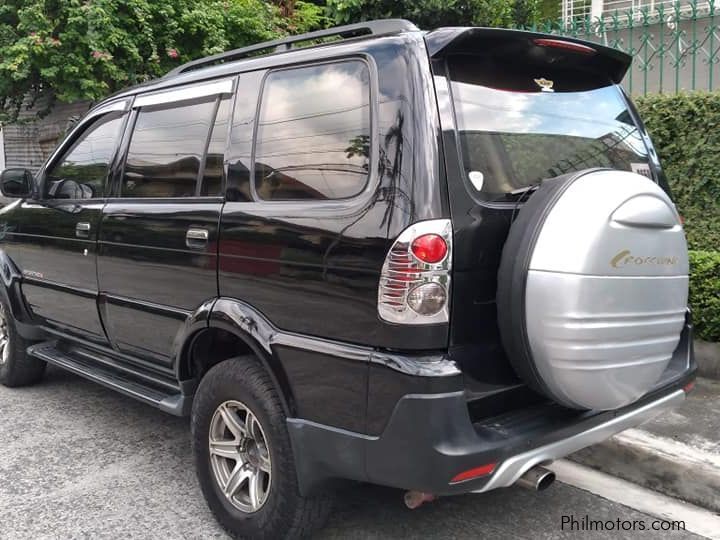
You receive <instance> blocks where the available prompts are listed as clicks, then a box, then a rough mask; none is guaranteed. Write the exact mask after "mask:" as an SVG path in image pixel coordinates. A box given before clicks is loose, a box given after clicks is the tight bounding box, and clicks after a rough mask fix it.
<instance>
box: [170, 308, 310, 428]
mask: <svg viewBox="0 0 720 540" xmlns="http://www.w3.org/2000/svg"><path fill="white" fill-rule="evenodd" d="M275 333H276V330H275V328H274V327H273V325H272V324H271V323H270V322H269V321H268V320H267V319H266V318H265V317H264V316H263V315H262V314H261V313H260V312H258V311H257V310H255V309H254V308H253V307H251V306H250V305H248V304H246V303H244V302H242V301H240V300H236V299H232V298H224V297H221V298H217V299H214V300H213V301H212V302H207V303H205V304H203V306H201V308H199V309H198V310H197V311H196V312H195V313H194V314H193V316H192V317H191V318H190V319H189V320H188V323H187V324H186V326H185V332H184V333H183V335H184V336H185V337H184V339H183V340H182V342H181V343H182V344H181V346H180V347H179V348H178V362H177V368H176V373H177V377H178V380H179V381H181V384H182V383H183V381H190V383H189V384H192V383H193V382H194V384H195V385H197V384H199V382H200V380H201V379H202V377H203V376H204V375H205V373H207V371H208V370H209V369H210V368H211V367H212V366H213V365H215V364H217V363H219V362H221V361H223V360H227V359H231V358H236V357H238V356H243V355H248V354H250V355H253V356H254V357H255V358H256V359H257V360H258V362H259V363H260V364H261V365H262V366H263V367H264V368H265V370H266V371H267V373H268V374H269V375H270V378H271V380H272V381H273V384H274V385H275V388H277V390H278V394H279V396H280V401H281V403H282V406H283V410H284V412H285V414H286V415H287V416H288V417H292V416H294V415H295V411H296V406H295V400H294V398H293V393H292V389H291V386H290V382H289V380H288V377H287V374H286V373H285V370H284V369H283V367H282V365H281V363H280V361H279V359H278V358H277V356H276V355H275V354H274V352H273V350H272V346H271V344H272V338H273V336H274V335H275ZM218 344H219V345H218ZM218 347H219V348H218ZM213 352H215V353H217V356H215V357H214V358H210V357H209V355H212V354H213Z"/></svg>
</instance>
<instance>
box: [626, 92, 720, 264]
mask: <svg viewBox="0 0 720 540" xmlns="http://www.w3.org/2000/svg"><path fill="white" fill-rule="evenodd" d="M637 105H638V109H639V110H640V114H641V116H642V117H643V119H644V121H645V124H646V125H647V128H648V131H649V132H650V136H651V137H652V139H653V141H654V143H655V148H656V149H657V152H658V154H659V156H660V160H661V162H662V164H663V167H664V169H665V174H666V175H667V177H668V181H669V182H670V187H671V189H672V192H673V196H674V198H675V202H676V203H677V205H678V209H679V210H680V213H681V214H682V215H683V217H684V218H685V232H686V234H687V237H688V243H689V246H690V249H696V250H716V251H720V93H707V92H693V93H686V94H676V95H662V94H661V95H651V96H645V97H642V98H638V99H637Z"/></svg>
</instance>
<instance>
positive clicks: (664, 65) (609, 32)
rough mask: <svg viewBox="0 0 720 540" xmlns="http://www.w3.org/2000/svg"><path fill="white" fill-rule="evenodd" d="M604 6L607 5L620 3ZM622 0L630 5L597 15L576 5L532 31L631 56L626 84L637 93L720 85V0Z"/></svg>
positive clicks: (667, 91)
mask: <svg viewBox="0 0 720 540" xmlns="http://www.w3.org/2000/svg"><path fill="white" fill-rule="evenodd" d="M585 4H587V5H589V4H590V2H587V1H586V2H585ZM604 4H606V5H605V6H604V7H605V8H607V7H614V6H617V5H618V4H620V2H607V1H606V2H604ZM624 4H625V5H627V6H628V7H627V8H626V9H600V10H595V16H593V15H592V13H593V12H592V11H591V10H590V9H580V8H579V7H578V6H574V9H563V15H564V16H563V17H562V18H561V19H560V20H558V21H555V22H549V23H547V24H544V25H540V26H537V27H535V28H534V29H535V30H538V31H541V32H549V33H553V34H560V35H567V36H573V37H578V38H582V39H586V40H589V41H594V42H597V43H602V44H604V45H608V46H610V47H615V48H617V49H620V50H622V51H624V52H626V53H628V54H630V55H632V56H633V63H632V67H631V68H630V70H629V71H628V73H627V75H626V76H625V80H624V81H623V85H624V86H625V88H626V89H627V90H628V91H629V92H630V93H632V94H635V95H643V94H649V93H663V92H664V93H675V92H681V91H686V90H709V91H712V90H716V89H718V88H720V1H717V0H709V1H708V0H702V1H701V0H682V1H667V0H665V1H656V2H647V1H646V2H639V1H637V0H635V1H632V2H631V1H628V2H625V3H624ZM598 13H599V16H598Z"/></svg>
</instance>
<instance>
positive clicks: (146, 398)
mask: <svg viewBox="0 0 720 540" xmlns="http://www.w3.org/2000/svg"><path fill="white" fill-rule="evenodd" d="M27 353H28V354H29V355H30V356H34V357H35V358H39V359H40V360H44V361H45V362H47V363H48V364H52V365H55V366H58V367H59V368H62V369H65V370H67V371H70V372H72V373H75V374H76V375H80V376H81V377H84V378H86V379H89V380H91V381H94V382H96V383H100V384H102V385H103V386H106V387H108V388H112V389H113V390H117V391H118V392H120V393H122V394H125V395H126V396H129V397H132V398H135V399H137V400H139V401H142V402H143V403H147V404H148V405H152V406H153V407H157V408H158V409H160V410H162V411H165V412H167V413H170V414H172V415H175V416H187V415H188V414H190V408H191V406H192V396H186V395H183V394H182V393H181V392H180V390H179V389H177V390H176V391H175V392H173V391H172V390H170V389H168V388H164V389H162V388H158V387H155V386H151V385H149V384H144V383H142V382H140V381H138V380H136V379H134V378H132V377H131V376H129V375H128V374H125V373H121V372H119V371H118V370H114V369H112V368H109V367H107V366H106V365H105V364H106V362H104V361H103V360H102V359H100V358H98V361H97V362H93V361H92V356H93V354H94V353H92V352H89V351H88V350H82V351H80V350H77V351H76V350H74V349H68V350H65V349H63V348H60V347H59V345H58V342H57V341H55V340H53V341H46V342H43V343H37V344H35V345H31V346H30V347H28V349H27ZM158 386H159V385H158Z"/></svg>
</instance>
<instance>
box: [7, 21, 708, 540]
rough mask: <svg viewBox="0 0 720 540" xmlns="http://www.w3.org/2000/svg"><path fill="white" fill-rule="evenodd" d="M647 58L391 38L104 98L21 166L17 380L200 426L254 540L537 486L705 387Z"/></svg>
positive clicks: (214, 477)
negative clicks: (386, 500)
mask: <svg viewBox="0 0 720 540" xmlns="http://www.w3.org/2000/svg"><path fill="white" fill-rule="evenodd" d="M308 44H309V46H301V45H308ZM629 63H630V58H629V57H627V56H626V55H624V54H622V53H620V52H618V51H615V50H612V49H608V48H605V47H602V46H599V45H596V44H591V43H584V42H580V41H578V40H574V39H569V38H558V37H555V36H547V35H542V34H536V33H530V32H519V31H510V30H498V29H487V28H442V29H438V30H434V31H432V32H421V31H419V30H418V29H417V28H416V27H414V26H413V25H412V24H411V23H408V22H406V21H399V20H387V21H374V22H369V23H362V24H358V25H350V26H345V27H339V28H335V29H332V30H328V31H321V32H315V33H311V34H305V35H302V36H297V37H294V38H289V39H285V40H279V41H275V42H269V43H263V44H259V45H256V46H252V47H248V48H245V49H240V50H236V51H230V52H228V53H224V54H221V55H216V56H214V57H209V58H206V59H202V60H198V61H195V62H191V63H189V64H186V65H183V66H181V67H179V68H177V69H176V70H174V71H173V72H171V73H170V74H168V75H167V76H166V77H164V78H162V79H160V80H157V81H151V82H150V83H147V84H145V85H142V86H139V87H135V88H132V89H130V90H127V91H124V92H121V93H120V94H117V95H115V96H112V97H110V98H108V99H107V100H105V101H104V102H102V103H100V104H98V105H97V106H96V107H95V108H93V109H92V110H91V111H90V112H89V113H88V115H87V117H86V118H85V119H84V120H83V121H82V122H80V123H79V125H78V126H77V127H76V128H75V129H74V130H73V131H72V132H71V133H70V134H69V135H68V137H67V138H66V140H65V141H64V142H63V143H61V144H60V146H59V148H58V149H57V150H56V152H55V153H54V154H53V155H52V156H51V157H50V159H49V160H48V162H47V163H46V164H45V166H44V167H43V168H42V170H41V171H39V172H38V173H37V175H35V177H33V175H32V174H31V173H30V172H29V171H25V170H17V169H13V170H7V171H5V172H4V173H3V175H2V189H3V193H4V194H5V195H8V196H13V197H20V200H18V201H17V202H15V203H13V204H11V205H9V206H8V207H6V208H4V209H2V211H0V224H1V225H2V230H3V231H4V237H3V243H2V251H1V252H0V259H1V264H0V267H1V269H2V279H3V285H4V286H3V287H2V288H1V292H2V321H3V322H2V325H0V330H1V333H2V337H1V339H0V347H2V355H1V358H2V360H0V382H2V383H3V384H5V385H8V386H20V385H25V384H31V383H34V382H36V381H38V380H40V378H41V377H42V374H43V371H44V369H45V366H46V364H47V363H50V364H53V365H57V366H60V367H62V368H64V369H68V370H70V371H72V372H75V373H77V374H79V375H81V376H84V377H87V378H89V379H91V380H95V381H97V382H99V383H101V384H104V385H106V386H109V387H111V388H114V389H116V390H118V391H120V392H123V393H125V394H127V395H129V396H132V397H134V398H137V399H139V400H141V401H144V402H146V403H148V404H150V405H153V406H155V407H158V408H160V409H162V410H164V411H166V412H169V413H171V414H176V415H190V416H191V418H192V434H193V449H194V456H195V463H196V468H197V474H198V479H199V482H200V485H201V487H202V490H203V493H204V495H205V497H206V499H207V502H208V505H209V506H210V508H211V509H212V511H213V512H214V514H215V515H216V517H217V518H218V520H219V521H220V523H221V524H222V525H223V526H225V527H226V528H227V529H228V530H229V531H230V532H231V533H232V534H233V535H236V536H242V537H252V538H278V537H299V536H307V535H309V534H311V532H312V531H313V530H314V529H315V528H317V527H318V526H320V525H321V524H322V521H323V519H324V517H325V516H326V515H327V512H328V510H329V500H330V499H329V497H330V495H329V493H330V492H331V491H330V490H331V488H332V486H333V485H334V484H335V483H336V482H337V481H338V480H355V481H362V482H373V483H377V484H382V485H386V486H393V487H397V488H401V489H404V490H408V495H409V497H408V498H407V500H408V503H409V504H410V505H411V506H412V505H415V504H417V502H418V501H422V500H425V499H428V498H431V497H433V496H437V495H452V494H459V493H468V492H485V491H489V490H492V489H495V488H499V487H505V486H510V485H512V484H514V483H516V482H518V481H522V482H523V483H525V484H527V483H529V482H532V483H533V485H535V486H536V487H538V488H542V487H545V486H546V485H547V484H548V483H549V482H551V481H552V475H551V473H549V472H548V471H546V470H544V469H543V468H542V465H545V464H547V463H549V462H551V461H552V460H554V459H557V458H560V457H563V456H566V455H567V454H569V453H572V452H574V451H576V450H579V449H581V448H583V447H586V446H588V445H590V444H593V443H596V442H599V441H601V440H603V439H606V438H608V437H609V436H611V435H613V434H614V433H617V432H619V431H621V430H623V429H626V428H628V427H631V426H635V425H637V424H639V423H641V422H643V421H645V420H647V419H649V418H651V417H653V416H654V415H656V414H658V413H660V412H662V411H664V410H666V409H668V408H670V407H672V406H675V405H677V404H678V403H680V402H682V400H683V399H684V397H685V391H686V390H688V389H689V388H690V387H691V385H692V380H693V377H694V371H695V363H694V359H693V350H692V326H691V322H690V315H689V311H688V309H687V285H688V260H687V248H686V244H685V239H684V234H683V229H682V224H681V220H680V217H679V215H678V213H677V211H676V209H675V206H674V205H673V203H672V201H671V199H670V195H669V190H668V187H667V183H666V181H665V178H664V176H663V172H662V169H661V167H660V163H659V161H658V158H657V156H656V154H655V151H654V149H653V146H652V143H651V141H650V139H649V137H648V135H647V133H646V131H645V129H644V127H643V125H642V122H641V120H640V118H639V117H638V115H637V111H636V110H635V108H634V107H633V105H632V103H631V101H630V100H629V98H628V96H627V95H625V94H624V92H623V90H622V89H621V87H620V86H619V83H620V81H621V79H622V78H623V75H624V73H625V71H626V70H627V68H628V66H629Z"/></svg>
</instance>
